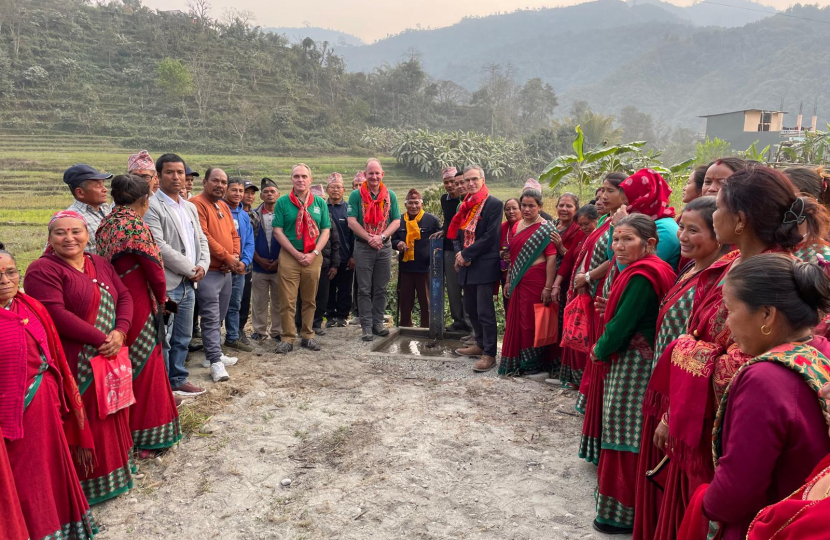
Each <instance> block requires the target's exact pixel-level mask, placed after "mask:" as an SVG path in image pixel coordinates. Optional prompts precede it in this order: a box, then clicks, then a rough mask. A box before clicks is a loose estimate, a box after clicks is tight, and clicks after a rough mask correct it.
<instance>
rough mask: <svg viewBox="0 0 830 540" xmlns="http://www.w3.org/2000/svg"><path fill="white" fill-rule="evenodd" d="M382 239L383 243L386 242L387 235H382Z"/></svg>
mask: <svg viewBox="0 0 830 540" xmlns="http://www.w3.org/2000/svg"><path fill="white" fill-rule="evenodd" d="M380 239H381V240H382V241H383V242H386V235H385V234H381V235H380Z"/></svg>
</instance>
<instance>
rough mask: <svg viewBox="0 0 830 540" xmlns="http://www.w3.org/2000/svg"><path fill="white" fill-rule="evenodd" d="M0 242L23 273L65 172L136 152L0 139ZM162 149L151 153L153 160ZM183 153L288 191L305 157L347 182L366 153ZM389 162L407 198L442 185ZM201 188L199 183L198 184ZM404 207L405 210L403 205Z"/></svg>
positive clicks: (92, 144) (94, 143)
mask: <svg viewBox="0 0 830 540" xmlns="http://www.w3.org/2000/svg"><path fill="white" fill-rule="evenodd" d="M0 139H1V140H0V242H3V243H4V244H5V245H6V249H8V250H9V251H11V252H12V253H13V254H14V255H15V256H16V257H17V260H18V265H19V266H20V268H21V270H25V268H26V267H27V266H28V265H29V263H30V262H31V261H32V260H34V259H36V258H37V257H39V256H40V253H41V252H42V250H43V246H44V245H45V242H46V224H47V223H48V221H49V218H50V217H51V216H52V214H53V213H54V212H55V211H57V210H60V209H62V208H66V207H67V206H69V205H70V204H71V203H72V196H71V195H70V193H69V189H68V188H67V187H66V184H64V183H63V180H62V178H63V171H64V170H65V169H66V168H68V167H69V166H71V165H74V164H76V163H88V164H90V165H92V166H94V167H96V168H98V169H100V170H104V171H107V172H110V173H113V174H120V173H123V172H126V166H127V157H128V156H129V155H130V154H131V153H132V152H134V151H138V150H140V148H137V149H135V150H133V151H129V150H124V149H122V148H120V147H119V146H118V144H117V141H113V140H112V139H106V138H102V137H93V136H74V135H73V136H69V135H56V136H51V137H44V136H9V135H4V136H2V137H0ZM163 152H164V151H163V150H162V151H157V150H150V154H151V155H152V156H153V157H158V156H159V155H161V154H162V153H163ZM182 157H183V158H184V159H185V161H186V162H187V164H188V165H189V166H190V167H192V168H194V169H195V170H197V171H204V170H205V169H206V168H207V167H211V166H212V167H220V168H222V169H224V170H225V171H226V172H227V173H228V175H229V176H242V177H244V178H246V179H250V180H251V181H252V182H254V183H255V184H257V185H259V182H260V179H261V178H262V177H263V176H268V177H269V178H272V179H274V180H275V181H276V182H277V184H278V185H279V187H280V189H281V190H282V192H283V193H285V191H286V188H287V187H288V186H289V185H290V173H291V167H292V166H293V165H294V164H296V163H299V162H304V163H307V164H308V165H309V167H311V170H312V173H313V175H314V178H315V183H322V184H325V181H326V177H327V176H328V175H329V174H330V173H332V172H339V173H341V174H343V177H344V180H346V182H347V183H349V182H351V179H352V177H353V176H354V174H355V173H356V172H357V171H358V170H360V169H362V168H363V167H364V165H365V163H366V157H369V156H366V157H350V156H303V155H297V156H260V155H236V156H229V155H189V154H184V155H182ZM380 159H381V161H382V162H383V163H384V165H385V170H386V179H385V182H386V184H387V185H388V186H389V188H390V189H392V190H393V191H395V192H396V193H397V194H398V196H399V197H401V198H403V196H404V195H405V194H406V192H407V191H408V190H409V189H411V188H413V187H414V188H418V189H419V190H420V189H423V188H426V187H428V186H431V185H436V184H438V183H439V181H438V179H436V180H434V181H432V180H430V179H427V178H423V177H416V176H413V175H412V174H411V173H409V172H408V171H406V170H405V169H403V168H402V167H398V166H397V165H395V162H394V159H393V158H391V157H388V156H385V157H384V156H380ZM194 189H196V190H197V191H198V190H201V186H200V185H199V182H198V181H197V183H196V186H195V188H194ZM490 191H491V193H493V195H495V196H496V197H499V198H500V199H502V200H504V199H505V198H508V197H512V196H515V195H516V191H517V188H516V187H510V186H508V185H506V184H503V183H502V184H498V183H495V184H494V183H491V184H490ZM401 209H403V207H401Z"/></svg>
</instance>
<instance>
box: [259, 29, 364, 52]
mask: <svg viewBox="0 0 830 540" xmlns="http://www.w3.org/2000/svg"><path fill="white" fill-rule="evenodd" d="M263 30H264V31H266V32H271V33H272V34H282V35H284V36H285V37H286V38H287V39H288V41H289V42H291V43H297V42H300V41H302V40H304V39H305V38H307V37H309V38H311V39H313V40H314V41H328V42H329V43H330V44H331V45H333V46H337V47H356V46H359V45H366V43H365V42H364V41H363V40H362V39H360V38H359V37H357V36H354V35H352V34H348V33H346V32H341V31H339V30H332V29H330V28H318V27H314V26H310V27H294V28H292V27H288V26H279V27H265V28H263Z"/></svg>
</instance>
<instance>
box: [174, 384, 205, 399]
mask: <svg viewBox="0 0 830 540" xmlns="http://www.w3.org/2000/svg"><path fill="white" fill-rule="evenodd" d="M205 392H206V390H205V389H204V388H199V387H198V386H196V385H195V384H190V383H189V382H186V383H184V384H183V385H181V386H180V387H178V388H174V389H173V394H175V395H177V396H182V397H185V398H189V397H196V396H201V395H202V394H204V393H205Z"/></svg>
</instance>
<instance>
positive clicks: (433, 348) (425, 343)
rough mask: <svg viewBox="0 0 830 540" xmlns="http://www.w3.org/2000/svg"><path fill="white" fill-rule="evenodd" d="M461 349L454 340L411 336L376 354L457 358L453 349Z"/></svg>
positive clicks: (402, 337)
mask: <svg viewBox="0 0 830 540" xmlns="http://www.w3.org/2000/svg"><path fill="white" fill-rule="evenodd" d="M459 347H461V342H460V341H456V340H443V341H433V340H431V339H419V338H414V337H411V336H401V337H399V338H398V339H396V340H394V341H392V342H391V343H389V344H388V345H385V346H384V347H381V348H380V349H378V350H377V351H376V352H386V353H390V354H406V355H410V356H432V357H438V358H458V355H457V354H455V349H458V348H459Z"/></svg>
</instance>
